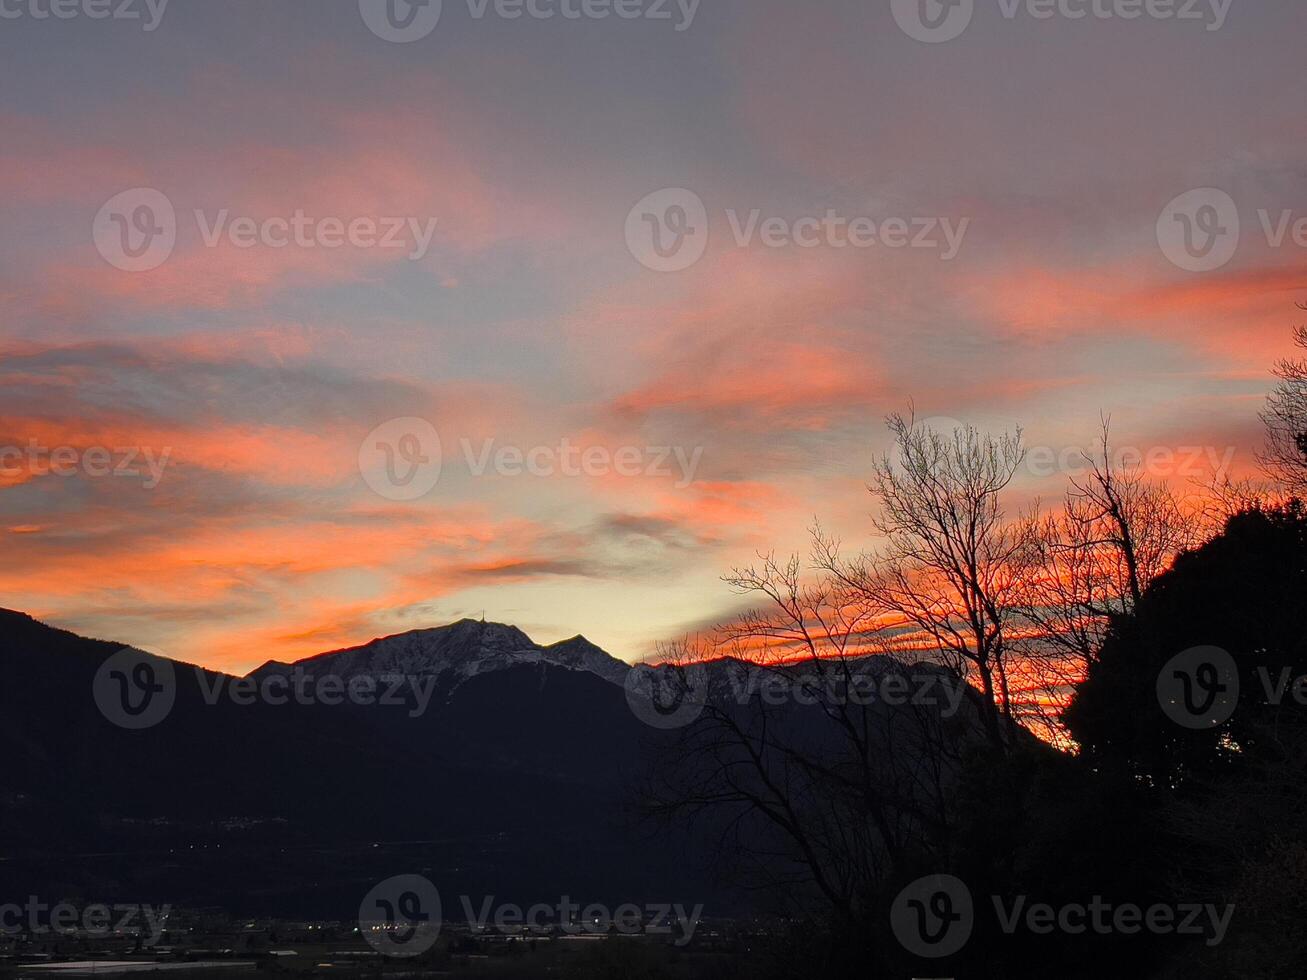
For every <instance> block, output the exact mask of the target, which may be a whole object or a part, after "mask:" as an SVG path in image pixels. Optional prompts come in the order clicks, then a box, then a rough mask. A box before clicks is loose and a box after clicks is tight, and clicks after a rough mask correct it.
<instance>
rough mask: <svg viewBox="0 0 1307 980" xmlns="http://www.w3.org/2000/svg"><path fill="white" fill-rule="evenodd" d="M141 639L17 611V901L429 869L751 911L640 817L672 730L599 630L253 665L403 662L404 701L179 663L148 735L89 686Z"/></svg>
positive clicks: (4, 713) (224, 891) (194, 900)
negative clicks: (236, 692) (169, 698)
mask: <svg viewBox="0 0 1307 980" xmlns="http://www.w3.org/2000/svg"><path fill="white" fill-rule="evenodd" d="M122 649H123V647H122V645H121V644H118V643H109V642H104V641H100V640H92V639H87V638H83V637H79V636H76V635H75V634H72V633H69V632H66V631H63V630H58V629H54V628H51V627H49V626H45V625H43V624H41V623H39V622H37V621H35V620H33V619H31V618H30V617H28V616H26V615H23V614H21V613H16V612H8V611H3V612H0V675H2V676H3V677H5V678H6V683H5V684H4V686H3V687H2V688H0V738H3V739H4V743H5V744H6V745H7V746H10V747H11V752H10V753H9V758H8V760H7V762H6V765H5V766H4V767H3V768H0V858H3V860H0V891H3V893H5V894H22V895H26V894H35V895H40V896H51V897H52V898H58V897H60V896H69V897H70V898H81V899H82V900H85V901H133V902H140V901H168V902H171V903H173V904H174V905H181V904H190V905H204V906H222V907H226V908H228V909H231V910H233V911H239V912H241V913H244V914H261V913H266V914H279V915H287V916H290V915H293V916H302V917H308V916H311V915H322V916H330V917H348V916H350V915H352V914H353V913H354V910H356V908H357V903H358V901H359V900H360V897H361V896H362V895H363V894H364V893H366V891H367V889H368V888H369V887H370V885H371V883H372V882H375V881H377V880H380V879H381V878H383V877H387V876H389V875H392V874H399V873H424V874H428V875H429V876H431V877H432V878H433V880H436V881H437V882H438V884H439V885H440V887H441V888H442V891H444V890H448V891H450V892H451V893H454V894H463V893H465V894H471V895H488V894H493V895H496V896H498V897H499V898H500V899H501V900H504V901H517V902H521V903H530V902H534V901H537V900H540V901H556V900H557V899H558V898H559V896H560V895H562V894H568V895H572V896H585V897H586V898H587V899H588V900H593V901H605V902H612V903H620V902H623V901H634V902H657V901H692V902H696V903H697V902H704V903H705V904H706V905H707V906H708V907H709V909H710V910H713V911H716V912H718V914H725V913H727V912H730V911H737V910H739V909H740V908H741V906H740V905H739V903H738V902H737V900H736V898H735V897H734V896H732V895H731V894H730V893H729V892H728V891H727V890H725V889H723V888H718V887H716V886H714V885H713V883H712V882H711V881H710V880H708V877H707V875H706V873H705V872H704V870H703V869H704V868H705V867H706V866H707V864H708V860H707V859H708V857H709V854H707V853H706V852H705V849H706V848H707V847H708V846H709V845H708V844H707V843H699V842H698V841H697V840H696V839H692V838H691V837H690V836H689V835H688V832H687V831H677V830H675V829H673V830H668V831H664V832H663V833H662V834H661V836H659V837H657V838H651V837H650V831H649V830H648V828H645V827H643V826H640V825H638V824H637V821H636V820H635V819H634V817H633V815H632V808H631V802H632V779H633V778H634V777H635V775H636V774H637V773H639V772H640V771H641V769H642V767H643V762H644V760H645V759H646V758H647V757H648V756H649V755H650V753H657V752H659V751H660V749H661V748H662V747H664V746H665V744H666V743H667V741H668V740H669V739H671V738H673V737H674V733H670V732H664V731H660V730H658V729H656V728H654V727H651V726H649V725H647V724H645V723H644V722H643V721H641V720H640V718H639V717H637V714H636V712H634V711H633V710H632V708H631V706H630V704H629V703H628V699H627V693H626V690H625V688H624V687H623V684H622V682H623V680H624V678H625V677H626V675H627V673H628V672H629V671H630V670H631V668H630V667H628V666H627V665H626V664H624V663H622V662H621V661H619V660H616V659H615V658H613V657H611V656H609V655H608V654H607V653H605V652H604V651H603V650H601V649H600V648H599V647H597V646H595V645H594V644H592V643H590V642H589V641H587V640H585V639H584V638H583V637H579V636H578V637H575V638H573V639H571V640H567V641H564V642H562V643H558V644H553V645H551V646H540V645H537V644H535V643H534V642H532V641H531V640H530V638H529V637H527V636H526V634H524V633H523V632H521V631H520V630H518V629H516V628H515V627H511V626H504V625H501V624H496V623H479V622H474V621H470V620H464V621H462V622H458V623H454V624H452V625H449V626H446V627H441V628H438V629H430V630H418V631H414V632H411V633H406V634H402V635H399V636H393V637H387V638H383V639H379V640H375V641H373V642H371V643H368V644H366V645H364V646H361V647H357V648H353V649H349V650H342V651H334V652H331V653H326V654H322V655H320V656H317V657H311V658H308V659H307V660H304V661H300V662H298V663H297V664H282V663H276V662H269V663H267V664H264V665H263V666H261V667H260V668H258V669H257V670H256V671H254V672H252V673H251V674H250V675H249V678H248V682H249V683H251V684H264V683H266V682H268V681H269V680H270V679H273V678H280V679H281V680H282V681H284V682H285V684H286V685H287V686H289V685H291V684H293V682H294V679H295V677H296V676H297V675H298V676H301V677H304V678H310V679H314V680H316V679H317V678H320V677H323V676H327V675H333V676H335V677H338V678H340V679H341V680H342V681H343V682H345V683H348V682H349V681H350V680H351V679H355V678H360V677H365V676H366V677H371V678H373V679H374V680H375V679H378V678H379V679H381V683H378V684H377V685H376V690H377V692H378V693H380V692H382V691H383V690H384V689H385V687H386V682H385V679H386V678H389V677H391V676H402V677H403V678H404V679H405V683H406V685H410V686H405V687H402V688H400V689H399V690H398V691H397V692H396V698H397V700H399V701H401V702H402V703H398V704H394V705H384V704H352V703H349V702H348V700H347V701H346V702H345V703H342V704H325V703H319V702H314V703H307V702H306V703H300V702H298V701H296V700H295V699H294V698H290V699H288V700H287V702H286V703H284V704H276V703H269V702H268V701H267V700H266V699H264V698H262V697H255V698H252V699H249V700H251V701H252V703H240V700H239V699H238V698H236V697H233V696H231V692H232V686H231V685H232V684H233V683H235V682H236V681H237V680H238V679H237V678H233V677H229V676H227V675H223V674H220V673H217V672H213V671H208V670H204V669H202V668H198V667H194V666H190V665H184V664H176V665H175V669H174V674H175V684H176V700H175V704H174V705H173V707H172V709H171V711H170V712H169V713H168V714H167V716H166V717H165V718H164V719H163V720H162V721H160V722H159V723H158V724H156V725H154V726H153V727H148V728H144V729H141V730H128V729H125V728H122V727H119V726H118V725H116V724H114V723H113V722H112V721H110V720H109V719H108V718H107V717H106V716H105V715H104V714H103V713H102V712H101V710H100V709H99V707H97V703H96V700H95V698H94V696H93V689H94V686H95V681H96V675H97V671H98V670H99V669H100V667H101V665H102V664H103V663H104V662H105V661H106V660H107V659H108V658H109V657H111V656H114V655H115V654H117V653H118V652H119V651H120V650H122ZM881 659H883V658H869V663H870V662H871V661H873V660H881ZM740 667H741V665H739V664H738V663H737V662H722V663H719V664H716V665H713V666H712V667H711V668H709V671H710V675H711V677H712V684H711V686H712V687H713V688H714V689H715V690H716V691H717V692H718V693H719V694H721V695H722V696H725V692H727V691H728V690H730V689H731V687H732V685H731V684H730V683H728V682H727V677H726V672H727V671H729V670H731V669H735V670H739V669H740ZM414 683H416V684H417V685H419V686H423V685H429V688H430V700H429V702H428V703H426V707H425V710H420V709H421V708H422V706H423V702H422V699H421V698H420V697H419V696H418V695H416V694H415V693H414V688H413V687H412V686H411V685H412V684H414ZM276 689H277V690H282V688H281V687H277V688H276ZM738 689H739V688H738V686H737V687H736V690H738ZM795 710H802V709H799V708H796V709H795Z"/></svg>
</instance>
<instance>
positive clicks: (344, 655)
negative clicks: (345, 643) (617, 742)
mask: <svg viewBox="0 0 1307 980" xmlns="http://www.w3.org/2000/svg"><path fill="white" fill-rule="evenodd" d="M531 664H548V665H549V666H551V667H561V668H564V669H567V670H583V671H587V672H589V673H592V674H594V675H595V676H597V677H602V678H603V679H604V680H607V681H610V682H612V683H615V684H621V683H622V682H623V680H624V679H625V677H626V673H627V671H628V670H630V668H629V667H628V666H627V664H625V663H623V662H622V661H620V660H618V659H617V658H616V657H613V656H611V655H609V654H608V653H606V652H605V651H604V650H601V649H600V648H599V647H597V646H595V645H594V644H593V643H591V642H590V641H589V640H587V639H586V638H585V637H583V636H575V637H573V638H572V639H570V640H564V641H562V642H561V643H555V644H553V645H551V646H540V645H539V644H537V643H535V642H533V641H532V640H531V638H530V637H529V636H527V635H526V634H525V633H523V632H522V631H521V630H520V629H518V628H517V627H516V626H506V625H504V624H502V623H487V622H484V621H481V622H478V621H476V620H472V619H463V620H460V621H459V622H457V623H451V624H450V625H448V626H440V627H437V628H435V629H421V630H413V631H411V632H408V633H400V634H398V635H396V636H387V637H383V638H381V639H377V640H373V641H372V642H370V643H365V644H364V645H362V646H358V647H351V648H349V649H347V650H335V651H332V652H330V653H322V654H318V655H316V656H313V657H308V658H305V659H304V660H299V661H295V662H294V663H290V664H287V663H280V662H278V661H269V662H268V663H266V664H264V665H263V666H261V667H259V668H258V669H257V670H255V671H253V673H252V674H251V675H250V676H252V677H255V678H260V679H261V678H264V677H268V676H271V675H273V674H281V675H290V674H292V673H294V671H295V669H296V668H299V669H300V670H302V671H305V672H308V673H327V674H335V675H338V676H340V677H342V678H345V679H346V680H348V679H349V678H352V677H356V676H359V675H369V676H372V677H380V676H384V675H391V674H402V675H405V676H418V677H435V678H439V679H440V680H441V681H442V682H443V684H442V687H443V688H444V690H445V691H446V693H452V692H453V691H454V690H456V689H457V688H458V687H459V686H461V685H462V684H463V683H464V682H466V681H467V680H468V679H470V678H472V677H475V676H477V675H478V674H483V673H488V672H491V671H496V670H504V669H507V668H509V667H514V666H519V665H531Z"/></svg>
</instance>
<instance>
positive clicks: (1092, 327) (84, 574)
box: [0, 0, 1307, 672]
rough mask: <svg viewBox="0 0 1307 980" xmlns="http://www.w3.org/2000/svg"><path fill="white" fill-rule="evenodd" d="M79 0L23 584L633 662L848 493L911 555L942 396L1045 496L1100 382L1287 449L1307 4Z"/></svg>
mask: <svg viewBox="0 0 1307 980" xmlns="http://www.w3.org/2000/svg"><path fill="white" fill-rule="evenodd" d="M51 2H52V0H0V164H2V171H3V173H4V174H5V190H4V192H3V193H2V194H0V549H2V550H0V606H5V607H8V608H14V609H19V610H22V611H25V612H28V613H31V614H33V615H35V616H37V617H38V618H41V619H43V620H45V621H47V622H50V623H52V624H54V625H58V626H61V627H64V628H68V629H72V630H74V631H76V632H79V633H83V634H87V635H92V636H98V637H103V638H108V639H113V640H116V641H120V642H123V643H130V644H133V645H135V646H138V647H142V648H145V649H149V650H152V651H156V652H160V653H164V654H167V655H169V656H172V657H176V658H178V659H182V660H187V661H191V662H198V663H203V664H205V665H207V666H212V667H217V668H221V669H224V670H230V671H238V672H239V671H245V670H248V669H250V668H253V667H254V666H257V665H258V664H261V663H263V662H264V661H266V660H268V659H273V658H275V659H280V660H290V659H295V658H298V657H303V656H308V655H311V654H314V653H318V652H321V651H324V650H330V649H335V648H339V647H342V646H348V645H352V644H355V643H361V642H366V641H367V640H369V639H371V638H373V637H376V636H381V635H387V634H390V633H396V632H401V631H404V630H409V629H416V628H422V627H428V626H435V625H440V624H442V623H446V622H450V621H452V620H456V619H459V618H462V617H465V616H471V617H478V618H479V617H481V616H482V615H484V616H485V617H486V618H487V619H491V620H498V621H503V622H509V623H514V624H516V625H518V626H520V627H521V628H522V629H523V630H525V631H526V632H527V633H528V634H530V635H531V636H532V637H533V638H535V639H536V640H537V641H541V642H550V641H554V640H558V639H563V638H566V637H569V636H572V635H575V634H578V633H582V634H584V635H586V636H587V637H589V638H590V639H591V640H593V641H594V642H596V643H599V644H600V645H601V646H603V647H605V648H606V649H608V650H609V651H610V652H612V653H613V654H615V655H618V656H621V657H624V658H626V659H628V660H637V659H640V658H642V657H645V656H648V655H649V654H650V653H652V652H653V651H654V650H655V648H656V646H657V644H658V643H660V642H663V641H669V640H673V639H675V638H677V637H678V636H681V635H683V634H685V633H687V632H692V631H696V630H699V629H701V628H704V627H705V626H707V625H709V624H711V623H713V622H716V621H718V620H721V619H723V618H725V617H729V616H730V615H732V613H733V612H734V611H736V610H738V609H739V608H740V603H741V601H742V600H741V599H740V597H738V596H736V595H734V594H732V592H731V591H730V589H729V588H728V587H726V586H725V585H724V584H723V583H722V581H721V577H722V575H723V574H724V573H726V572H728V571H729V570H730V569H731V568H732V567H733V566H737V565H742V564H748V563H749V562H751V561H752V560H753V559H754V556H755V555H757V554H758V553H759V552H767V551H771V550H775V551H777V552H780V553H786V552H789V551H792V550H794V549H796V548H802V547H803V543H804V537H805V528H806V527H807V526H808V525H809V524H810V523H811V522H812V521H813V520H814V519H819V520H820V521H821V522H822V523H823V525H824V526H825V527H826V528H827V529H829V530H831V531H833V532H834V533H836V534H837V535H839V536H840V537H841V538H842V539H843V541H844V542H845V544H846V546H847V547H848V548H851V549H860V548H864V547H867V548H873V547H874V546H875V543H876V542H875V539H874V536H873V533H872V527H871V520H870V513H871V511H872V508H873V506H874V504H873V501H872V500H871V499H870V497H869V495H868V493H867V490H866V484H867V480H868V476H869V470H870V467H871V464H872V461H873V460H874V459H875V458H876V457H877V455H878V454H880V453H883V452H885V451H886V449H887V448H888V447H887V436H886V431H885V427H884V424H883V420H884V417H885V416H886V415H887V414H889V413H891V412H905V411H907V410H908V408H909V406H912V408H913V410H914V411H915V413H916V415H917V417H918V418H922V419H938V420H957V421H958V422H962V423H967V424H975V425H978V426H980V427H982V428H986V429H992V430H1005V429H1011V428H1014V427H1018V426H1019V427H1021V428H1022V429H1023V432H1024V438H1025V441H1026V443H1027V445H1028V446H1030V447H1032V449H1034V450H1037V452H1032V456H1031V460H1032V463H1031V465H1029V466H1028V467H1027V468H1026V469H1025V470H1024V471H1023V473H1022V476H1021V479H1020V480H1019V481H1018V483H1017V485H1016V486H1015V487H1014V488H1013V495H1012V500H1011V507H1012V509H1013V510H1016V509H1018V508H1019V507H1020V506H1023V505H1024V504H1025V503H1026V502H1028V501H1029V500H1030V499H1031V498H1033V497H1036V496H1043V497H1046V498H1048V497H1056V496H1058V495H1059V494H1060V493H1061V490H1062V487H1063V486H1064V485H1065V481H1066V478H1067V476H1068V475H1069V472H1070V471H1072V470H1073V469H1074V467H1075V465H1076V460H1077V456H1076V453H1077V451H1078V450H1079V449H1081V448H1088V447H1090V446H1092V444H1093V440H1094V438H1095V435H1096V431H1097V428H1098V426H1099V419H1100V416H1101V415H1102V414H1103V413H1110V415H1111V419H1112V427H1113V433H1114V438H1115V441H1116V443H1117V445H1118V446H1119V447H1124V448H1125V449H1129V450H1137V451H1138V452H1139V453H1140V454H1141V457H1142V458H1144V459H1145V460H1147V462H1146V463H1145V465H1147V466H1149V467H1150V468H1151V469H1152V471H1153V473H1154V475H1156V476H1158V477H1159V478H1163V479H1170V480H1174V481H1177V482H1180V483H1185V482H1192V481H1193V480H1194V479H1198V478H1203V477H1206V476H1209V475H1211V474H1212V473H1213V472H1215V471H1217V470H1220V471H1222V472H1228V473H1231V474H1235V475H1238V474H1240V473H1246V472H1251V471H1252V470H1253V468H1254V466H1255V461H1254V458H1253V453H1254V450H1255V448H1256V445H1257V443H1258V441H1259V439H1260V433H1259V423H1258V420H1257V412H1258V410H1259V408H1260V407H1261V404H1262V401H1263V399H1264V397H1265V394H1266V392H1267V391H1268V390H1269V388H1270V386H1271V384H1272V378H1271V375H1270V370H1271V367H1272V365H1273V363H1274V361H1275V360H1276V359H1277V358H1279V357H1282V356H1286V355H1288V354H1290V353H1291V351H1292V348H1291V344H1290V329H1291V327H1292V326H1293V325H1294V323H1296V322H1299V320H1300V314H1299V311H1297V310H1296V309H1295V306H1294V304H1295V303H1296V302H1298V301H1300V300H1303V299H1307V289H1304V287H1305V286H1307V277H1304V276H1303V275H1302V270H1303V261H1304V258H1307V224H1303V225H1301V226H1300V225H1298V222H1299V221H1301V220H1302V219H1304V218H1307V195H1305V194H1304V189H1305V188H1307V140H1305V139H1304V122H1303V112H1302V106H1303V105H1304V104H1305V99H1304V96H1305V95H1307V92H1305V91H1304V89H1307V77H1304V75H1303V73H1302V71H1301V38H1302V37H1303V36H1304V29H1305V28H1307V7H1305V6H1304V5H1302V4H1297V3H1265V2H1254V0H1198V2H1194V3H1189V0H1184V3H1174V4H1172V3H1168V2H1167V0H1151V2H1150V3H1149V4H1148V5H1147V6H1146V7H1145V5H1144V4H1143V3H1141V2H1140V0H1094V2H1093V3H1091V2H1090V0H1083V2H1081V0H1060V4H1059V3H1049V2H1047V0H1031V2H1029V3H1027V2H1024V0H1022V2H1018V0H958V4H957V5H956V6H953V7H949V6H941V5H940V4H939V3H938V0H893V2H891V0H859V2H845V0H812V2H805V3H795V2H792V0H791V2H779V0H703V2H702V3H700V4H693V3H688V2H686V3H681V4H678V3H676V2H675V0H673V2H669V3H666V4H664V3H663V2H662V0H617V2H615V3H610V2H607V0H588V3H587V4H585V5H583V4H582V2H581V0H533V2H532V3H531V4H529V5H528V4H514V3H512V2H507V3H505V2H502V0H501V2H500V3H498V4H496V3H494V2H490V3H482V2H481V0H444V3H443V4H435V5H434V6H425V7H423V6H418V7H409V5H408V4H407V3H406V2H404V0H389V2H390V3H391V9H389V10H388V9H387V5H386V0H363V2H362V3H360V2H359V0H222V2H221V3H215V2H212V0H171V2H170V3H166V4H164V3H161V0H153V3H152V4H147V3H146V0H113V3H111V4H106V3H105V2H104V0H54V2H55V5H56V9H53V10H52V7H51ZM618 8H620V11H621V13H623V14H624V16H618ZM1141 11H1142V13H1141ZM437 12H438V13H439V17H438V19H434V15H435V14H436V13H437ZM56 13H57V14H59V15H56ZM105 13H107V14H110V16H101V14H105ZM515 13H518V14H520V16H513V14H515ZM551 13H552V14H553V16H545V15H546V14H551ZM1168 13H1169V14H1171V16H1163V15H1164V14H1168ZM133 14H135V15H137V16H135V17H132V16H131V15H133ZM602 14H607V16H601V15H602ZM1077 14H1083V16H1077ZM932 24H938V25H940V26H935V27H932V26H931V25H932ZM941 424H943V425H946V426H947V425H950V424H952V423H949V422H947V421H945V422H942V423H941Z"/></svg>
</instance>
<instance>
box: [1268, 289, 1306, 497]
mask: <svg viewBox="0 0 1307 980" xmlns="http://www.w3.org/2000/svg"><path fill="white" fill-rule="evenodd" d="M1298 307H1299V309H1304V310H1307V306H1304V305H1303V304H1301V303H1299V304H1298ZM1293 339H1294V343H1295V344H1296V345H1297V346H1298V347H1299V348H1301V349H1303V350H1307V327H1304V326H1300V327H1295V328H1294V331H1293ZM1275 375H1276V377H1277V378H1279V379H1280V383H1279V384H1277V385H1276V386H1275V390H1274V391H1273V392H1271V395H1270V397H1269V398H1268V399H1267V401H1266V409H1265V411H1263V412H1262V421H1263V422H1264V423H1265V424H1266V445H1265V446H1264V448H1263V449H1262V452H1261V455H1260V459H1261V463H1262V466H1263V467H1264V468H1265V469H1266V471H1267V472H1268V473H1269V474H1270V475H1271V476H1272V477H1274V478H1275V479H1276V480H1278V481H1279V482H1280V483H1281V484H1283V485H1284V487H1285V488H1286V489H1287V490H1288V491H1289V492H1290V493H1292V494H1295V495H1298V496H1307V359H1303V358H1297V359H1295V358H1284V359H1283V360H1281V361H1280V362H1279V363H1278V364H1277V365H1276V366H1275Z"/></svg>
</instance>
